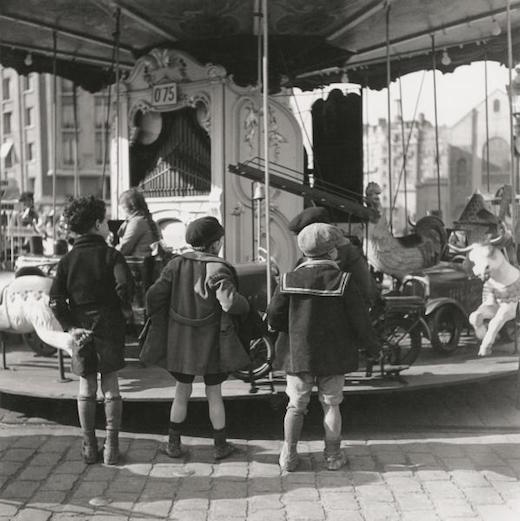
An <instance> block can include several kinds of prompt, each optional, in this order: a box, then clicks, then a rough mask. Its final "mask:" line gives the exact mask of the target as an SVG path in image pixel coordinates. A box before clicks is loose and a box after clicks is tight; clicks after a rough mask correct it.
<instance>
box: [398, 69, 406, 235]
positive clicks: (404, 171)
mask: <svg viewBox="0 0 520 521" xmlns="http://www.w3.org/2000/svg"><path fill="white" fill-rule="evenodd" d="M399 106H400V107H401V142H402V147H403V180H404V229H405V233H408V186H407V179H406V154H407V151H408V150H407V149H408V147H407V146H406V145H405V144H404V114H403V87H402V84H401V76H399ZM398 188H399V187H398Z"/></svg>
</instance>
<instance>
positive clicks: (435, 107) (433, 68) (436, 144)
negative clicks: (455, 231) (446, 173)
mask: <svg viewBox="0 0 520 521" xmlns="http://www.w3.org/2000/svg"><path fill="white" fill-rule="evenodd" d="M431 38H432V73H433V108H434V114H435V166H436V168H437V207H438V210H439V214H440V215H441V216H442V207H441V169H440V166H439V123H438V118H437V79H436V78H437V74H436V70H437V62H436V59H435V35H434V34H432V35H431Z"/></svg>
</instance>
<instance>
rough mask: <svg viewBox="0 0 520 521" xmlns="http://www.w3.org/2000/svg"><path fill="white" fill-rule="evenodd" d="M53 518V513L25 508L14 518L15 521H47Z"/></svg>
mask: <svg viewBox="0 0 520 521" xmlns="http://www.w3.org/2000/svg"><path fill="white" fill-rule="evenodd" d="M51 516H52V512H48V511H45V510H40V509H36V508H24V509H22V510H20V511H19V512H18V513H17V514H16V516H15V517H13V521H47V520H48V519H50V517H51Z"/></svg>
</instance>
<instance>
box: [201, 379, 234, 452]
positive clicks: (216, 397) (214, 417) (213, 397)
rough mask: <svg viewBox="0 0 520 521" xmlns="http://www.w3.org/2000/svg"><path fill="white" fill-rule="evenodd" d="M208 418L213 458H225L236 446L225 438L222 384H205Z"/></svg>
mask: <svg viewBox="0 0 520 521" xmlns="http://www.w3.org/2000/svg"><path fill="white" fill-rule="evenodd" d="M206 398H207V399H208V409H209V419H210V421H211V425H212V426H213V439H214V443H215V459H217V460H220V459H224V458H227V457H228V456H230V455H231V454H233V452H235V451H236V447H235V446H234V445H232V444H231V443H229V442H228V441H227V439H226V409H225V408H224V400H223V398H222V384H216V385H206Z"/></svg>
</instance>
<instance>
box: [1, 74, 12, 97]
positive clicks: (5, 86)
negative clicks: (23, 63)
mask: <svg viewBox="0 0 520 521" xmlns="http://www.w3.org/2000/svg"><path fill="white" fill-rule="evenodd" d="M2 99H4V100H7V99H11V78H4V79H3V80H2Z"/></svg>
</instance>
